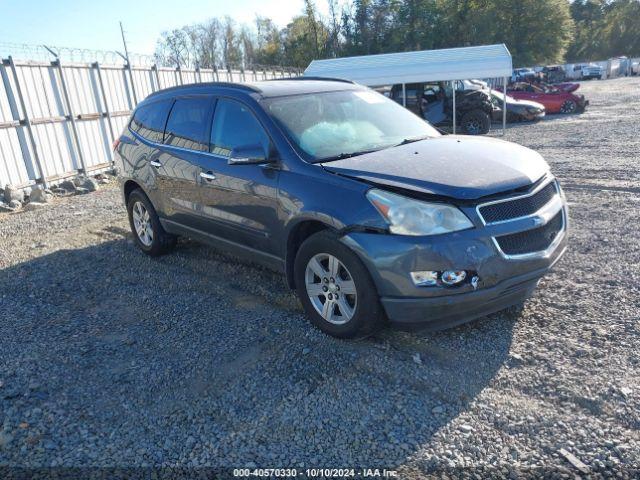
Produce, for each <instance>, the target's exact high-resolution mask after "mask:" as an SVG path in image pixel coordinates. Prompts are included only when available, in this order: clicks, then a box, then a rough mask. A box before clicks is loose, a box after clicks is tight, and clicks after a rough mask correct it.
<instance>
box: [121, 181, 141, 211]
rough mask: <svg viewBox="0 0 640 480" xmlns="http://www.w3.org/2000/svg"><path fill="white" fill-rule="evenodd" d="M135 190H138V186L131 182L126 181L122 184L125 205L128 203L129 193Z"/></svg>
mask: <svg viewBox="0 0 640 480" xmlns="http://www.w3.org/2000/svg"><path fill="white" fill-rule="evenodd" d="M136 188H140V189H141V187H140V185H138V184H137V183H136V182H134V181H133V180H127V181H126V182H125V184H124V203H125V205H126V204H128V203H129V195H131V192H133V191H134V190H135V189H136Z"/></svg>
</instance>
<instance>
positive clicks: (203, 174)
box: [200, 172, 216, 182]
mask: <svg viewBox="0 0 640 480" xmlns="http://www.w3.org/2000/svg"><path fill="white" fill-rule="evenodd" d="M200 177H201V178H204V179H205V180H206V181H207V182H210V181H211V180H215V179H216V176H215V175H214V174H213V173H209V172H200Z"/></svg>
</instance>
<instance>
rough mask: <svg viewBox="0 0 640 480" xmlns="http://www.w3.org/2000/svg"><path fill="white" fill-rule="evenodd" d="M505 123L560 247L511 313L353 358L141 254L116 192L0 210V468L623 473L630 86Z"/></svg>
mask: <svg viewBox="0 0 640 480" xmlns="http://www.w3.org/2000/svg"><path fill="white" fill-rule="evenodd" d="M581 92H582V93H584V94H585V95H586V96H587V97H588V98H589V100H590V101H591V105H590V107H589V109H588V110H587V112H586V113H584V114H582V115H576V116H571V117H561V116H550V117H548V118H547V119H546V120H544V121H543V122H540V123H538V124H534V125H517V126H514V127H511V128H509V129H508V132H507V138H508V139H510V140H513V141H517V142H520V143H523V144H525V145H527V146H530V147H532V148H535V149H537V150H538V151H540V152H541V153H542V154H543V155H544V156H545V157H546V159H547V160H548V161H549V163H550V164H551V165H552V167H553V169H554V172H555V173H556V174H557V176H558V177H559V178H560V180H561V181H562V182H563V184H564V186H565V191H566V194H567V196H568V199H569V202H570V209H571V220H572V225H571V241H570V250H569V251H568V253H567V254H566V256H565V257H564V259H563V260H562V261H561V262H560V264H559V265H558V266H557V268H556V269H555V271H554V272H553V273H552V274H550V275H549V276H548V277H546V278H545V279H544V280H543V281H542V282H541V285H540V287H539V289H538V290H537V292H536V294H535V295H534V296H533V298H531V299H530V300H529V301H528V302H527V303H526V304H525V306H524V307H523V308H522V309H513V310H510V311H506V312H502V313H499V314H496V315H492V316H490V317H488V318H483V319H480V320H478V321H476V322H473V323H471V324H469V325H466V326H463V327H460V328H456V329H453V330H449V331H445V332H439V333H429V334H408V333H402V332H395V331H389V330H386V331H383V332H381V333H380V334H378V335H377V336H376V337H374V338H370V339H368V340H364V341H360V342H347V341H339V340H335V339H332V338H330V337H327V336H324V335H323V334H321V333H319V332H317V331H315V330H314V329H312V328H311V327H310V326H309V324H308V323H307V321H306V319H305V317H304V316H303V314H302V310H301V307H300V306H299V304H298V302H297V300H296V298H295V297H294V295H293V294H292V293H291V292H289V291H288V290H287V289H286V287H285V283H284V279H283V278H282V277H281V276H279V275H277V274H275V273H272V272H270V271H268V270H264V269H261V268H258V267H255V266H252V265H249V264H246V263H240V262H238V261H237V260H236V259H234V258H231V257H228V256H224V255H222V254H219V253H217V252H215V251H214V250H212V249H210V248H208V247H204V246H201V245H198V244H196V243H193V242H190V241H181V243H180V245H179V248H178V249H177V250H176V252H175V253H173V254H172V255H169V256H165V257H162V258H159V259H149V258H147V257H146V256H144V255H142V254H141V253H139V252H138V251H137V250H136V248H135V246H134V245H133V243H132V240H131V236H130V234H129V232H128V225H127V223H126V218H125V212H124V209H123V207H122V205H121V202H120V198H119V193H118V191H117V189H116V188H115V186H108V187H107V188H102V189H101V190H100V191H99V192H96V193H92V194H88V195H81V196H75V197H70V198H60V199H56V200H55V201H54V203H53V204H52V205H48V206H45V207H40V208H38V209H36V210H33V211H26V212H21V213H16V214H2V215H0V240H1V244H2V249H1V251H0V269H1V272H2V275H0V296H1V299H2V302H1V306H0V352H1V359H2V361H1V362H0V466H21V467H30V468H33V467H51V466H53V467H60V466H64V467H79V466H83V467H87V466H90V467H131V466H137V467H145V466H165V467H201V466H210V467H216V468H224V467H253V466H258V467H296V468H298V469H303V468H305V467H336V468H337V467H380V468H384V467H386V468H387V469H396V470H397V471H398V476H399V477H401V478H423V477H424V476H426V475H429V474H436V475H438V476H440V475H444V474H448V475H449V476H463V477H474V476H475V478H486V477H489V476H497V477H512V478H513V477H516V476H542V475H547V476H549V477H553V478H573V477H574V476H575V475H581V476H601V475H602V476H616V475H617V476H618V477H622V478H631V477H634V476H636V475H638V472H639V470H638V469H639V468H640V434H639V428H640V413H639V412H640V375H639V373H640V349H639V347H640V341H639V339H640V331H639V325H638V311H639V310H638V309H639V308H640V274H639V271H640V269H639V267H640V242H638V239H637V234H638V232H639V231H640V220H639V216H638V212H639V211H640V170H639V169H638V167H637V162H638V160H639V157H640V140H639V132H638V124H637V119H638V118H639V115H640V79H638V78H632V79H618V80H610V81H593V82H587V83H585V84H584V85H583V87H582V88H581Z"/></svg>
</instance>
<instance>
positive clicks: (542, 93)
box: [507, 82, 589, 113]
mask: <svg viewBox="0 0 640 480" xmlns="http://www.w3.org/2000/svg"><path fill="white" fill-rule="evenodd" d="M507 93H508V94H509V95H511V96H512V97H513V98H517V99H518V100H533V101H534V102H538V103H541V104H542V105H544V107H545V109H546V110H547V113H576V112H583V111H584V110H585V108H586V107H587V105H589V102H588V100H586V99H585V98H584V95H576V94H575V93H571V92H564V91H562V90H558V89H557V88H553V87H547V88H543V87H540V86H537V85H532V84H530V83H524V82H519V83H515V84H512V85H510V86H509V87H507Z"/></svg>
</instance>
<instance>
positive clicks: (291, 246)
mask: <svg viewBox="0 0 640 480" xmlns="http://www.w3.org/2000/svg"><path fill="white" fill-rule="evenodd" d="M330 228H331V227H329V226H328V225H326V224H324V223H322V222H318V221H315V220H309V221H304V222H300V223H299V224H297V225H296V226H295V227H293V230H292V231H291V233H290V234H289V237H288V238H287V257H286V267H285V268H286V276H287V284H288V285H289V288H291V289H292V290H293V289H295V288H296V284H295V279H294V275H293V266H294V263H295V260H296V254H297V253H298V249H299V248H300V245H302V243H303V242H304V241H305V240H306V239H307V238H309V237H310V236H311V235H313V234H314V233H318V232H321V231H322V230H328V229H330Z"/></svg>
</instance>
